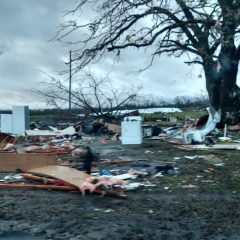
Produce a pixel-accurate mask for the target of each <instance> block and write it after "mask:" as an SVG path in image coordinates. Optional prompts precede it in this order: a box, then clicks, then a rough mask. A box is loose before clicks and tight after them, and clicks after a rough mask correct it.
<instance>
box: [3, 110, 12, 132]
mask: <svg viewBox="0 0 240 240" xmlns="http://www.w3.org/2000/svg"><path fill="white" fill-rule="evenodd" d="M12 131H13V124H12V114H1V132H3V133H12Z"/></svg>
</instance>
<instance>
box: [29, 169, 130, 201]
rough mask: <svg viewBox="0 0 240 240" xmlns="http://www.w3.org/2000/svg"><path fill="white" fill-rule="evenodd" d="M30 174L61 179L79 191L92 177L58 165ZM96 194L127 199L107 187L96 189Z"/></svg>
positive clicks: (31, 171) (32, 171)
mask: <svg viewBox="0 0 240 240" xmlns="http://www.w3.org/2000/svg"><path fill="white" fill-rule="evenodd" d="M28 173H32V174H36V175H40V176H44V177H52V178H56V179H60V180H63V181H64V182H66V183H68V184H70V185H72V186H74V187H77V188H78V189H80V187H81V185H82V184H83V183H84V182H85V180H86V179H87V178H89V177H91V175H89V174H87V173H84V172H81V171H78V170H76V169H73V168H69V167H65V166H58V165H49V166H45V167H41V168H35V169H31V170H29V171H28ZM94 192H95V193H97V194H102V195H103V194H105V195H107V196H110V197H116V198H121V199H125V198H126V195H123V194H121V193H118V192H113V191H111V190H108V189H107V188H106V187H104V189H95V190H94Z"/></svg>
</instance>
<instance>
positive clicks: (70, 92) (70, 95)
mask: <svg viewBox="0 0 240 240" xmlns="http://www.w3.org/2000/svg"><path fill="white" fill-rule="evenodd" d="M71 108H72V51H71V50H70V51H69V107H68V110H69V113H70V112H71Z"/></svg>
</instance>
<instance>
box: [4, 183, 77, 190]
mask: <svg viewBox="0 0 240 240" xmlns="http://www.w3.org/2000/svg"><path fill="white" fill-rule="evenodd" d="M0 188H18V189H41V190H49V189H51V190H67V191H76V190H77V188H76V187H72V186H57V185H36V184H21V183H0Z"/></svg>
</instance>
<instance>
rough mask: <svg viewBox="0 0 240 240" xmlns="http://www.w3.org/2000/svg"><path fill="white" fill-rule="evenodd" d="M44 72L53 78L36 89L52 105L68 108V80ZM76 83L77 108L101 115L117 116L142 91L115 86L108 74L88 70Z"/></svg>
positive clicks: (75, 99)
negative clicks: (103, 74) (99, 74)
mask: <svg viewBox="0 0 240 240" xmlns="http://www.w3.org/2000/svg"><path fill="white" fill-rule="evenodd" d="M44 74H45V75H46V76H47V77H48V78H49V79H50V80H47V81H44V82H41V83H40V84H39V87H38V88H37V89H34V90H33V91H34V92H35V93H37V94H39V95H41V96H43V97H44V98H45V99H46V100H47V103H48V104H49V105H51V106H54V107H57V108H60V109H62V108H64V107H67V104H68V103H69V87H68V82H67V81H65V80H61V79H59V78H56V77H53V76H49V75H47V74H46V73H44ZM76 82H77V83H73V85H72V90H71V92H70V94H71V100H72V106H73V108H78V109H83V110H85V112H87V113H92V114H94V115H95V116H97V117H102V116H104V115H105V116H114V115H116V114H117V112H118V110H120V109H121V108H123V107H124V106H126V105H127V104H129V103H131V102H133V101H134V100H135V98H136V96H137V94H138V92H139V91H140V88H135V87H132V88H131V89H130V90H126V89H124V88H122V87H118V88H117V87H113V86H112V84H111V81H110V80H109V78H108V76H106V77H102V78H97V77H96V76H95V75H94V74H93V73H92V72H91V71H85V72H84V75H81V76H80V79H77V81H76Z"/></svg>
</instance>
